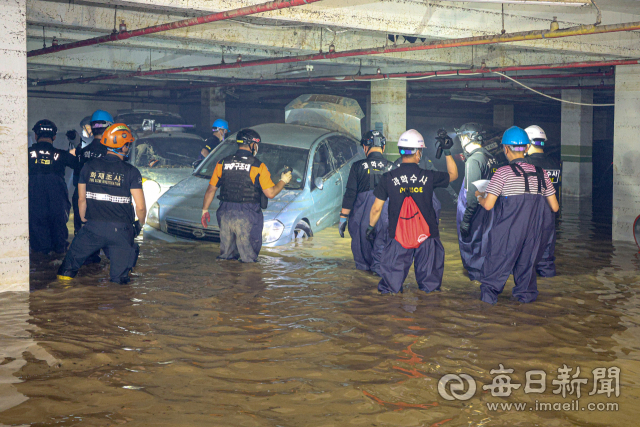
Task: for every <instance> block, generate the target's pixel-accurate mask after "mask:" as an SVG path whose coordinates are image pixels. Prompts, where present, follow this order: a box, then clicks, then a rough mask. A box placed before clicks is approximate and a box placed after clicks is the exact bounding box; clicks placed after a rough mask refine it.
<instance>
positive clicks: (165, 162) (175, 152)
mask: <svg viewBox="0 0 640 427" xmlns="http://www.w3.org/2000/svg"><path fill="white" fill-rule="evenodd" d="M202 146H203V142H202V140H200V139H198V138H180V137H171V138H166V137H165V138H159V137H158V138H153V137H151V138H142V139H139V140H138V141H137V142H136V145H135V148H134V152H133V156H132V158H133V159H134V164H135V165H136V166H138V167H147V168H148V167H153V168H190V167H192V165H193V162H194V161H196V160H197V159H198V156H199V155H200V150H201V149H202Z"/></svg>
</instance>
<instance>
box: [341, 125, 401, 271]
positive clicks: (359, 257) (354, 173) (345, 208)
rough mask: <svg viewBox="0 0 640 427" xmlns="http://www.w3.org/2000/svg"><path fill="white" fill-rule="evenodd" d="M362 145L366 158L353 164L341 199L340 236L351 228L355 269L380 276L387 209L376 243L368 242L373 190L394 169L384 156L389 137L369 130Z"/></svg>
mask: <svg viewBox="0 0 640 427" xmlns="http://www.w3.org/2000/svg"><path fill="white" fill-rule="evenodd" d="M360 143H361V144H362V148H363V149H364V154H365V155H366V156H367V158H366V159H363V160H358V161H357V162H354V163H353V164H352V165H351V170H350V171H349V178H348V180H347V189H346V191H345V194H344V197H343V198H342V211H341V212H340V227H339V233H340V237H344V231H345V229H347V226H348V229H349V234H350V235H351V252H352V253H353V259H354V261H355V262H356V268H357V269H358V270H364V271H373V272H374V273H376V274H378V271H377V270H378V266H379V265H380V256H381V253H382V250H383V249H384V246H385V243H384V241H383V240H384V238H385V236H386V235H387V233H386V227H387V225H388V220H387V215H386V213H387V209H383V213H382V218H381V220H380V221H379V222H378V224H377V228H378V230H377V234H376V236H378V237H379V238H378V239H377V241H371V240H368V239H367V235H366V232H367V227H369V213H370V212H371V206H372V205H373V202H374V201H375V199H376V198H375V197H374V196H373V190H374V189H375V188H376V185H378V182H379V181H380V177H381V176H382V174H383V173H385V172H387V171H389V170H391V168H392V167H393V163H392V162H390V161H388V160H387V159H386V158H385V156H384V154H383V153H384V149H385V145H386V138H385V137H384V135H383V134H382V132H380V131H378V130H370V131H368V132H366V133H364V134H363V135H362V139H361V140H360Z"/></svg>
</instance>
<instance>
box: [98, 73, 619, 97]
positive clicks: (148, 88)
mask: <svg viewBox="0 0 640 427" xmlns="http://www.w3.org/2000/svg"><path fill="white" fill-rule="evenodd" d="M496 71H497V70H496ZM510 77H513V78H515V79H517V80H525V79H562V78H577V77H587V78H589V77H591V78H609V77H613V71H612V70H610V71H607V72H598V73H572V74H531V75H522V76H510ZM305 81H308V80H307V79H305ZM474 81H482V82H491V81H507V80H506V79H505V78H504V77H479V78H462V79H450V78H447V79H437V80H427V81H426V82H431V83H436V82H437V83H443V82H444V83H449V82H474ZM219 84H221V83H207V84H206V85H207V86H206V87H213V86H217V85H219ZM211 85H213V86H211ZM201 87H202V86H200V85H195V86H194V85H189V86H186V85H185V86H165V87H162V86H157V85H155V86H154V85H149V86H140V87H127V88H121V89H114V90H109V89H107V90H104V91H100V92H97V93H100V94H113V93H129V92H145V91H153V90H182V89H190V88H194V89H195V88H197V89H200V88H201Z"/></svg>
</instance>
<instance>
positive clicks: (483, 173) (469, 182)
mask: <svg viewBox="0 0 640 427" xmlns="http://www.w3.org/2000/svg"><path fill="white" fill-rule="evenodd" d="M456 133H457V134H458V138H459V139H460V143H461V144H462V150H463V151H464V155H465V165H464V170H465V173H464V179H463V180H462V186H461V187H460V193H458V203H457V210H456V223H457V225H458V247H459V248H460V258H461V259H462V266H463V267H464V269H465V270H467V273H468V274H469V280H480V277H481V275H482V274H481V273H482V264H483V263H484V256H483V255H482V254H483V250H482V246H483V241H482V236H483V235H484V233H485V232H486V231H487V230H486V226H485V224H486V223H490V222H491V221H490V216H491V215H492V214H491V213H490V212H487V211H485V210H484V209H480V208H479V207H480V205H479V204H478V198H477V197H476V196H475V194H476V191H477V190H478V189H477V187H476V183H477V182H478V181H483V180H488V179H490V178H491V171H492V166H493V162H494V160H493V156H492V155H491V154H490V153H489V152H488V151H487V150H486V149H485V148H483V147H482V143H483V141H484V136H485V131H484V129H483V127H482V125H480V124H478V123H465V124H464V125H462V126H461V127H460V129H456Z"/></svg>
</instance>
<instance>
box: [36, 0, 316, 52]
mask: <svg viewBox="0 0 640 427" xmlns="http://www.w3.org/2000/svg"><path fill="white" fill-rule="evenodd" d="M318 1H322V0H285V1H271V2H267V3H261V4H257V5H253V6H246V7H241V8H239V9H232V10H227V11H225V12H218V13H212V14H210V15H205V16H199V17H197V18H190V19H183V20H182V21H176V22H170V23H167V24H161V25H154V26H153V27H146V28H140V29H137V30H133V31H123V32H119V33H113V34H109V35H108V36H100V37H94V38H92V39H87V40H80V41H77V42H72V43H66V44H61V45H57V46H50V47H45V48H42V49H36V50H31V51H29V52H27V58H32V57H34V56H40V55H47V54H49V53H54V52H61V51H64V50H69V49H76V48H79V47H85V46H93V45H96V44H102V43H109V42H115V41H118V40H126V39H130V38H132V37H139V36H147V35H149V34H155V33H160V32H163V31H170V30H175V29H178V28H184V27H193V26H195V25H202V24H208V23H210V22H216V21H223V20H225V19H231V18H238V17H241V16H247V15H254V14H256V13H262V12H269V11H271V10H277V9H289V8H291V7H296V6H303V5H305V4H309V3H315V2H318Z"/></svg>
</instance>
